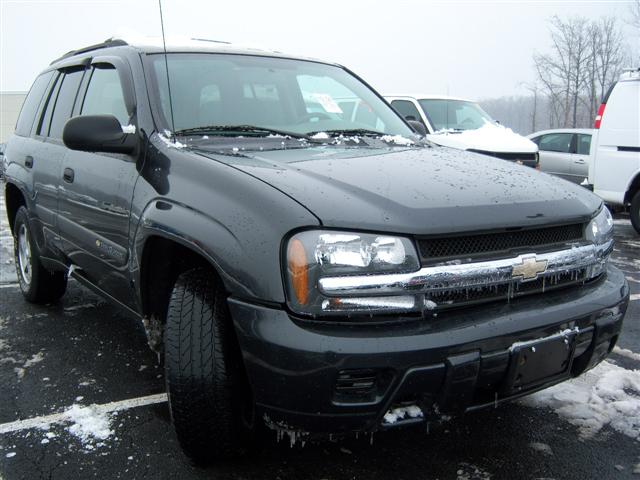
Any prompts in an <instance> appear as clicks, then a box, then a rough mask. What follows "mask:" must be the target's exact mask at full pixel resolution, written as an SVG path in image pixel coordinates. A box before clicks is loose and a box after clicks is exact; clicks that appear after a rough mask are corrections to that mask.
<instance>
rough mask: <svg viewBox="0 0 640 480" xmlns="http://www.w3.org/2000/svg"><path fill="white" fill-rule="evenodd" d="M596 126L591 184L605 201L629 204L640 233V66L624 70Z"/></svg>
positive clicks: (604, 105) (635, 226)
mask: <svg viewBox="0 0 640 480" xmlns="http://www.w3.org/2000/svg"><path fill="white" fill-rule="evenodd" d="M594 129H595V138H594V140H593V144H594V158H593V168H591V169H589V183H590V184H591V185H593V190H594V192H595V193H597V194H598V195H599V196H600V197H602V198H603V199H604V200H605V202H607V203H609V204H611V205H614V206H623V207H629V213H630V217H631V223H632V224H633V227H634V228H635V230H636V231H637V232H638V233H640V68H637V69H632V70H627V71H626V72H624V73H623V74H622V75H621V77H620V80H619V81H618V82H616V83H615V84H614V85H613V86H612V87H611V88H610V89H609V91H608V92H607V95H606V96H605V98H604V99H603V101H602V105H600V108H599V109H598V115H597V116H596V120H595V124H594Z"/></svg>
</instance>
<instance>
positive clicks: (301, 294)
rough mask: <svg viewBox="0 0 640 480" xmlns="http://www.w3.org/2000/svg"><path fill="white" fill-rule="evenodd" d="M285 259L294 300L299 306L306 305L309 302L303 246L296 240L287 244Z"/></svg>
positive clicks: (307, 272) (305, 257) (307, 270)
mask: <svg viewBox="0 0 640 480" xmlns="http://www.w3.org/2000/svg"><path fill="white" fill-rule="evenodd" d="M287 259H288V267H289V277H290V278H291V286H292V287H293V292H294V294H295V296H296V300H297V301H298V304H299V305H306V304H307V302H308V301H309V267H308V265H307V254H306V253H305V251H304V245H303V244H302V242H301V241H300V240H298V239H297V238H296V239H293V240H291V241H290V242H289V248H288V251H287Z"/></svg>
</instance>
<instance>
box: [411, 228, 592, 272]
mask: <svg viewBox="0 0 640 480" xmlns="http://www.w3.org/2000/svg"><path fill="white" fill-rule="evenodd" d="M583 230H584V226H583V224H581V223H575V224H571V225H560V226H553V227H544V228H537V229H528V230H510V231H502V232H493V233H482V234H465V235H459V236H454V237H449V236H447V237H427V238H419V239H418V249H419V251H420V257H421V260H422V264H423V265H433V264H435V263H440V262H444V261H446V260H453V259H456V260H463V261H464V260H466V259H474V258H478V257H490V258H492V259H496V258H505V257H507V256H509V255H510V254H513V253H516V252H518V251H524V252H530V253H537V252H542V251H546V250H550V249H557V250H560V249H562V248H563V246H564V245H565V244H567V243H572V242H579V241H581V240H582V239H583ZM556 247H560V248H556Z"/></svg>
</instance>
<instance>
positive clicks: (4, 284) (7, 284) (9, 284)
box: [0, 282, 20, 288]
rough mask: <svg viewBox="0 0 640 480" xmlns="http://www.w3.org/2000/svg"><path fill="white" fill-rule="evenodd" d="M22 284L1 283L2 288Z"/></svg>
mask: <svg viewBox="0 0 640 480" xmlns="http://www.w3.org/2000/svg"><path fill="white" fill-rule="evenodd" d="M19 286H20V284H19V283H18V282H14V283H0V288H14V287H19Z"/></svg>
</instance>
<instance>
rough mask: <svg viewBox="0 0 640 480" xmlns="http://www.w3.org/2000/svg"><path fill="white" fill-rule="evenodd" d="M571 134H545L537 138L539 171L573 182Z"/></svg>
mask: <svg viewBox="0 0 640 480" xmlns="http://www.w3.org/2000/svg"><path fill="white" fill-rule="evenodd" d="M573 138H574V135H573V134H572V133H547V134H545V135H542V136H541V137H539V139H538V141H537V142H536V143H537V144H538V149H539V152H540V169H541V170H542V171H543V172H546V173H550V174H552V175H556V176H558V177H561V178H564V179H565V180H569V181H575V180H574V176H573V157H572V154H571V152H572V149H573Z"/></svg>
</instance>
